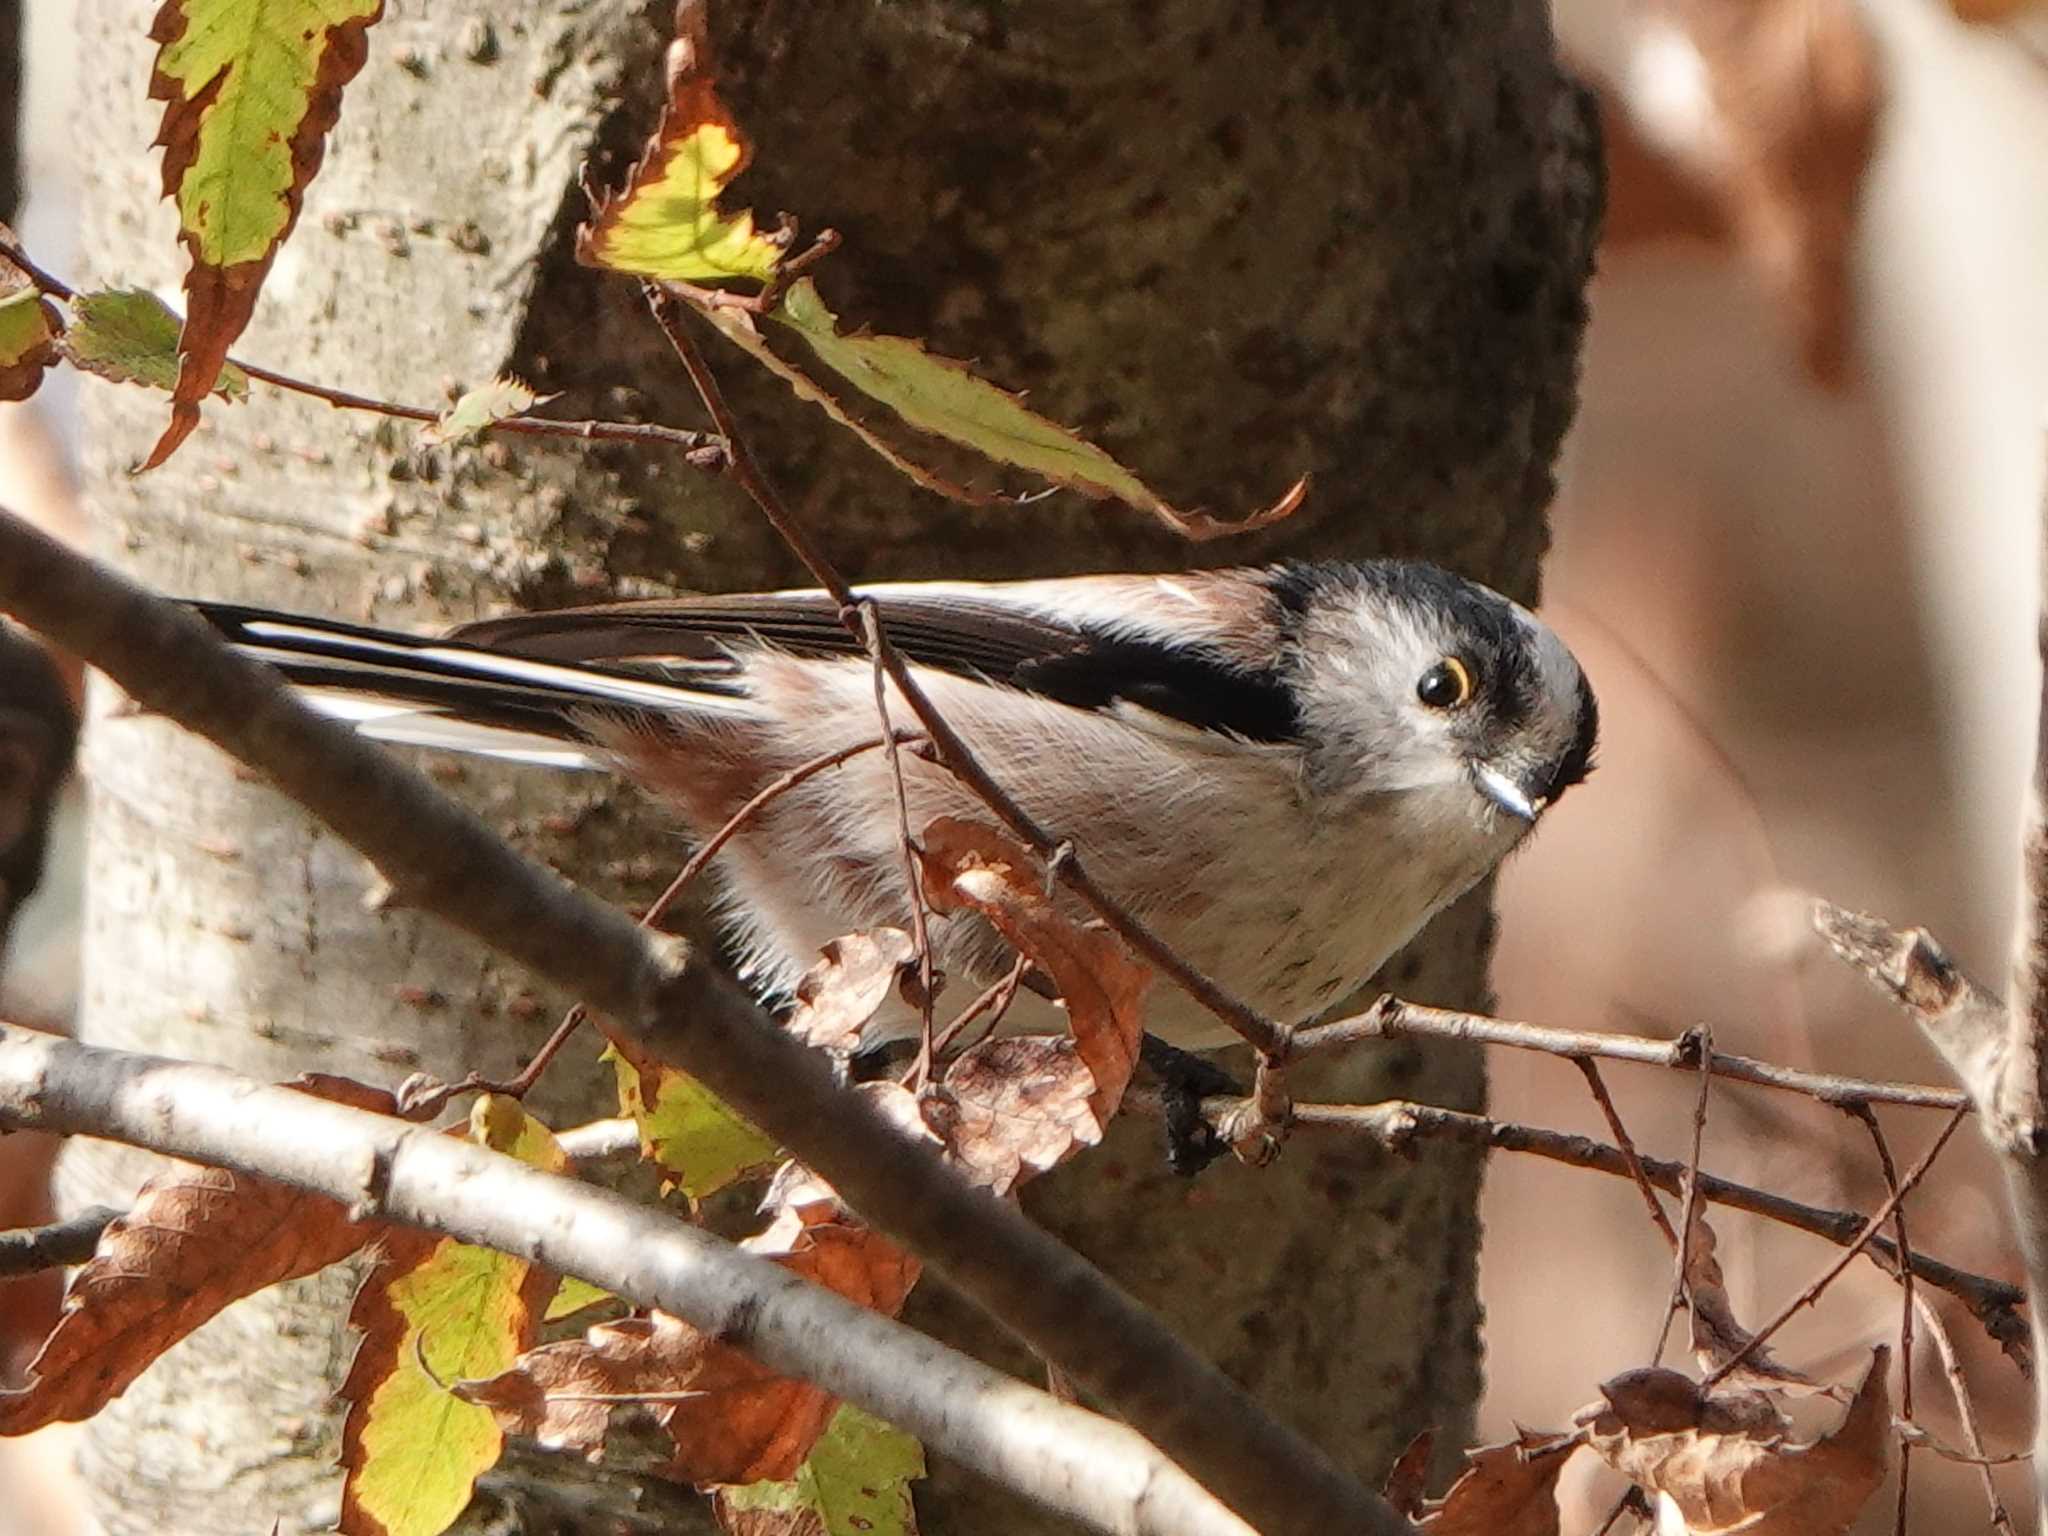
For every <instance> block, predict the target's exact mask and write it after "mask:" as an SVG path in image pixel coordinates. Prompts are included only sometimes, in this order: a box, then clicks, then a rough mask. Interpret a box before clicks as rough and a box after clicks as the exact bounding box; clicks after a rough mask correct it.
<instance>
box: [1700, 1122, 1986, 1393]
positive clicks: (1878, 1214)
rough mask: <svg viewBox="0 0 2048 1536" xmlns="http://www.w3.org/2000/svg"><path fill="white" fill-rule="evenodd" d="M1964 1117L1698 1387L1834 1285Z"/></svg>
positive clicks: (1722, 1375) (1724, 1372)
mask: <svg viewBox="0 0 2048 1536" xmlns="http://www.w3.org/2000/svg"><path fill="white" fill-rule="evenodd" d="M1967 1118H1968V1111H1967V1110H1961V1109H1959V1110H1957V1111H1956V1112H1955V1113H1954V1114H1953V1115H1951V1116H1950V1117H1949V1122H1948V1124H1947V1125H1945V1126H1943V1127H1942V1128H1941V1134H1940V1135H1939V1136H1937V1137H1935V1138H1934V1144H1933V1145H1932V1146H1930V1147H1929V1148H1928V1149H1927V1150H1926V1152H1924V1153H1922V1154H1921V1157H1920V1161H1919V1162H1917V1163H1915V1164H1914V1165H1913V1166H1912V1167H1911V1168H1909V1169H1907V1170H1906V1176H1905V1177H1904V1178H1903V1179H1901V1180H1899V1181H1898V1183H1897V1184H1896V1185H1894V1186H1893V1189H1892V1192H1891V1195H1890V1197H1889V1198H1888V1199H1887V1200H1886V1201H1885V1202H1884V1204H1883V1205H1881V1206H1879V1207H1878V1208H1877V1209H1876V1210H1875V1211H1874V1212H1872V1213H1871V1216H1870V1219H1869V1220H1868V1221H1866V1222H1865V1223H1864V1224H1863V1230H1862V1231H1860V1232H1858V1233H1857V1234H1856V1240H1855V1241H1854V1242H1852V1243H1851V1244H1850V1245H1849V1246H1848V1248H1847V1249H1845V1250H1844V1251H1843V1252H1842V1254H1841V1255H1840V1256H1839V1257H1838V1258H1836V1260H1835V1261H1834V1262H1833V1263H1832V1264H1830V1265H1829V1266H1828V1267H1827V1268H1826V1269H1824V1270H1822V1271H1821V1272H1820V1273H1819V1274H1818V1275H1816V1276H1814V1278H1813V1280H1812V1282H1811V1283H1810V1284H1809V1285H1808V1286H1807V1287H1806V1289H1805V1290H1803V1291H1801V1292H1800V1293H1799V1294H1798V1295H1797V1296H1794V1297H1793V1298H1792V1299H1791V1300H1790V1301H1788V1302H1786V1303H1785V1305H1784V1306H1783V1307H1781V1308H1779V1309H1778V1315H1777V1316H1776V1317H1774V1318H1772V1319H1771V1320H1770V1321H1769V1322H1768V1323H1765V1324H1764V1325H1763V1327H1761V1328H1759V1329H1758V1330H1757V1331H1756V1332H1755V1333H1754V1334H1752V1335H1751V1336H1750V1339H1749V1342H1748V1343H1746V1344H1744V1345H1743V1346H1742V1348H1740V1349H1738V1350H1737V1351H1736V1352H1735V1353H1734V1354H1733V1355H1731V1356H1729V1357H1728V1358H1727V1359H1726V1360H1724V1361H1722V1362H1721V1363H1720V1364H1719V1365H1717V1366H1716V1367H1714V1369H1713V1370H1711V1371H1709V1372H1708V1373H1707V1375H1706V1377H1705V1378H1704V1379H1703V1380H1702V1381H1701V1382H1700V1386H1701V1388H1702V1389H1704V1388H1707V1387H1711V1386H1713V1385H1714V1383H1715V1382H1717V1381H1724V1380H1726V1379H1727V1377H1728V1374H1729V1373H1730V1372H1731V1371H1733V1370H1734V1369H1735V1368H1736V1367H1737V1366H1739V1365H1741V1364H1742V1362H1743V1361H1745V1360H1747V1359H1748V1358H1749V1357H1750V1356H1751V1355H1753V1354H1755V1353H1756V1352H1757V1351H1758V1350H1759V1349H1761V1348H1763V1345H1764V1341H1765V1340H1767V1339H1769V1338H1770V1337H1771V1335H1772V1334H1774V1333H1776V1332H1777V1331H1778V1330H1779V1329H1780V1328H1782V1327H1784V1326H1785V1324H1787V1323H1788V1322H1790V1321H1791V1320H1792V1318H1793V1315H1794V1314H1795V1313H1797V1312H1798V1311H1799V1310H1800V1309H1801V1308H1803V1307H1810V1306H1812V1305H1813V1304H1814V1303H1815V1302H1816V1301H1818V1300H1819V1299H1820V1295H1821V1292H1823V1291H1825V1290H1826V1289H1827V1288H1828V1287H1829V1286H1830V1285H1833V1284H1834V1282H1835V1277H1836V1276H1837V1275H1839V1274H1841V1272H1842V1271H1843V1270H1845V1269H1847V1268H1848V1267H1849V1265H1850V1262H1851V1261H1852V1260H1854V1259H1855V1257H1856V1255H1857V1254H1858V1253H1859V1252H1861V1251H1862V1249H1863V1245H1864V1244H1865V1243H1868V1242H1869V1241H1870V1240H1871V1238H1873V1237H1874V1236H1876V1235H1877V1231H1878V1229H1879V1228H1880V1227H1882V1226H1883V1225H1884V1224H1885V1223H1886V1222H1887V1221H1889V1220H1890V1219H1891V1217H1892V1215H1893V1213H1894V1212H1896V1211H1897V1210H1898V1208H1899V1206H1900V1205H1901V1204H1902V1203H1903V1202H1904V1200H1905V1198H1906V1196H1907V1195H1909V1194H1910V1193H1912V1190H1913V1186H1914V1185H1916V1184H1918V1183H1919V1182H1920V1180H1921V1179H1922V1178H1923V1177H1925V1176H1926V1173H1927V1170H1928V1169H1930V1168H1932V1167H1933V1166H1934V1160H1935V1159H1936V1158H1937V1157H1939V1156H1941V1149H1942V1148H1943V1147H1945V1146H1947V1145H1948V1139H1949V1137H1951V1136H1953V1135H1955V1133H1956V1130H1957V1128H1958V1127H1960V1126H1961V1125H1962V1123H1963V1121H1964V1120H1965V1119H1967ZM1906 1262H1907V1263H1910V1255H1908V1256H1906Z"/></svg>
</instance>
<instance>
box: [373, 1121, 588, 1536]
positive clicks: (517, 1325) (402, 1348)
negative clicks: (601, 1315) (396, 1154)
mask: <svg viewBox="0 0 2048 1536" xmlns="http://www.w3.org/2000/svg"><path fill="white" fill-rule="evenodd" d="M469 1129H470V1136H471V1139H472V1140H475V1141H478V1142H481V1143H482V1144H483V1145H485V1146H489V1147H491V1148H493V1149H495V1150H497V1151H500V1152H505V1153H508V1154H510V1155H511V1156H514V1157H517V1158H519V1159H520V1160H521V1161H522V1162H527V1163H531V1164H533V1165H534V1166H535V1167H539V1168H546V1169H549V1170H550V1171H553V1172H559V1171H561V1170H562V1169H564V1168H566V1167H567V1166H568V1158H567V1156H566V1155H565V1154H564V1153H563V1151H562V1149H561V1146H560V1144H559V1143H557V1142H556V1141H555V1138H554V1136H553V1135H552V1134H551V1133H550V1132H549V1131H548V1129H547V1127H546V1126H544V1125H542V1124H541V1123H540V1122H539V1121H537V1120H535V1119H533V1118H532V1117H531V1116H529V1115H527V1114H526V1113H525V1111H524V1110H522V1109H521V1108H520V1107H519V1106H518V1104H516V1103H515V1102H513V1101H512V1100H510V1099H502V1098H497V1097H495V1096H486V1097H485V1098H482V1099H479V1100H478V1101H477V1104H476V1105H475V1107H474V1108H473V1110H472V1111H471V1114H470V1127H469ZM554 1288H555V1287H554V1278H553V1276H551V1275H549V1274H547V1273H546V1272H545V1271H541V1270H537V1269H535V1268H534V1266H533V1265H531V1264H529V1263H527V1262H526V1261H525V1260H523V1259H515V1258H513V1257H511V1256H510V1255H507V1254H502V1253H495V1252H493V1251H492V1250H490V1249H488V1248H476V1247H472V1246H471V1245H469V1244H467V1243H458V1242H456V1241H455V1240H453V1239H452V1238H440V1239H436V1238H434V1237H432V1236H431V1235H429V1234H427V1233H421V1232H407V1231H396V1230H394V1232H393V1235H392V1236H391V1237H390V1238H389V1239H388V1240H387V1243H386V1249H385V1256H384V1259H383V1261H382V1262H381V1263H380V1264H379V1265H378V1267H377V1269H376V1270H374V1271H373V1272H372V1273H371V1275H370V1278H369V1279H368V1280H367V1281H366V1282H365V1283H364V1286H363V1289H362V1291H361V1292H360V1293H359V1294H358V1295H357V1297H356V1303H355V1308H354V1310H353V1311H352V1312H351V1314H350V1318H349V1321H350V1322H351V1323H353V1324H354V1325H355V1326H356V1327H357V1328H358V1329H360V1330H361V1331H362V1335H363V1340H362V1344H361V1347H360V1348H359V1349H358V1350H357V1352H356V1358H355V1363H354V1364H353V1365H352V1366H351V1367H350V1369H349V1374H348V1380H347V1381H345V1382H344V1383H343V1384H342V1389H341V1391H342V1396H343V1397H344V1398H346V1399H347V1400H348V1403H349V1412H348V1418H347V1421H346V1422H345V1423H344V1425H343V1427H342V1466H343V1469H344V1471H345V1474H346V1475H345V1480H344V1482H343V1486H342V1509H341V1530H342V1531H344V1532H346V1533H349V1536H438V1533H439V1532H441V1531H443V1530H446V1529H447V1528H448V1526H449V1525H450V1524H451V1523H452V1522H453V1521H454V1519H455V1517H456V1516H457V1515H459V1514H461V1513H462V1510H463V1508H464V1507H465V1506H466V1505H467V1504H468V1503H469V1498H470V1493H471V1491H472V1490H473V1489H474V1488H475V1486H476V1479H477V1477H478V1475H479V1474H480V1473H482V1472H484V1471H485V1470H487V1469H488V1468H490V1467H491V1466H492V1465H494V1464H495V1463H496V1461H497V1459H498V1455H499V1452H500V1451H501V1450H502V1449H503V1447H504V1435H503V1434H502V1432H501V1431H500V1430H499V1429H498V1426H497V1422H496V1421H495V1420H494V1419H493V1418H492V1417H491V1415H490V1412H489V1411H488V1410H487V1409H484V1408H481V1407H479V1406H477V1405H476V1404H474V1403H467V1402H464V1401H462V1400H461V1399H460V1398H458V1397H456V1396H455V1395H454V1394H453V1393H452V1392H450V1391H449V1390H448V1388H447V1385H446V1384H447V1383H449V1382H454V1381H462V1380H471V1379H480V1378H484V1377H490V1376H496V1375H498V1374H499V1373H500V1372H502V1371H504V1370H506V1369H507V1368H509V1367H510V1366H511V1364H512V1362H513V1361H514V1360H516V1359H517V1358H518V1357H519V1355H520V1353H521V1351H523V1350H525V1349H527V1348H528V1347H530V1346H531V1345H532V1343H533V1342H534V1338H535V1335H536V1333H537V1331H538V1325H539V1319H540V1315H541V1312H542V1309H543V1308H544V1307H545V1305H546V1303H547V1299H548V1297H549V1296H550V1295H551V1294H552V1293H553V1291H554ZM421 1360H424V1361H425V1362H426V1367H427V1371H430V1372H432V1376H431V1378H430V1377H429V1376H428V1375H427V1374H426V1373H425V1372H423V1371H422V1370H421V1369H420V1362H421Z"/></svg>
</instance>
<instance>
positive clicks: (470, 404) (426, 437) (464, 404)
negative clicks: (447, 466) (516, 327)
mask: <svg viewBox="0 0 2048 1536" xmlns="http://www.w3.org/2000/svg"><path fill="white" fill-rule="evenodd" d="M554 398H555V397H554V396H553V395H536V394H535V393H534V392H533V390H532V388H531V387H530V386H529V385H528V384H527V383H526V382H525V381H524V380H522V379H516V378H514V377H512V375H510V374H505V375H503V376H501V377H499V378H495V379H493V380H491V382H490V383H488V384H485V385H482V386H480V387H478V388H476V389H472V390H469V391H467V392H466V393H465V394H464V395H463V396H462V398H461V399H460V400H457V401H456V402H455V404H454V405H453V406H451V407H450V408H449V409H447V410H445V411H443V412H442V413H441V417H440V419H439V420H438V421H431V422H429V423H427V425H425V426H424V427H421V428H420V441H421V442H423V443H432V444H435V445H437V446H438V445H440V444H442V443H452V442H455V441H457V440H458V439H461V438H465V437H475V436H476V435H477V434H479V433H481V432H482V431H483V430H484V429H485V428H487V427H489V426H491V425H492V424H493V423H494V422H500V421H503V420H505V418H506V417H508V416H517V415H519V414H520V413H522V412H523V411H525V410H527V409H528V408H529V407H531V406H533V405H536V404H538V403H539V402H540V401H542V400H552V399H554Z"/></svg>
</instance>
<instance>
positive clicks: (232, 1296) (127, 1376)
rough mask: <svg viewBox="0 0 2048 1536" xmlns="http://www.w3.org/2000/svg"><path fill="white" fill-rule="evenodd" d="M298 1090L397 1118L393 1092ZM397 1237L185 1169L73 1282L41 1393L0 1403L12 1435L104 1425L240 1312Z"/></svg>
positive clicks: (358, 1086)
mask: <svg viewBox="0 0 2048 1536" xmlns="http://www.w3.org/2000/svg"><path fill="white" fill-rule="evenodd" d="M290 1086H292V1087H294V1088H296V1089H298V1090H300V1091H301V1092H304V1093H310V1094H313V1095H314V1096H316V1097H318V1098H324V1099H331V1100H334V1101H335V1102H337V1103H343V1104H351V1105H353V1106H355V1107H356V1108H358V1109H369V1110H375V1111H378V1112H380V1113H386V1114H388V1113H390V1111H391V1109H392V1100H391V1095H390V1094H389V1093H387V1092H385V1091H384V1090H382V1089H377V1088H370V1087H367V1086H366V1085H364V1084H362V1083H357V1082H353V1081H351V1080H350V1079H347V1078H340V1077H327V1076H307V1077H303V1078H300V1079H299V1080H298V1081H297V1082H295V1083H293V1084H291V1085H290ZM385 1230H386V1229H385V1228H384V1227H383V1225H382V1224H381V1223H377V1222H352V1221H350V1220H349V1219H348V1215H347V1212H346V1210H345V1209H344V1207H343V1206H342V1205H341V1203H340V1202H339V1201H335V1200H330V1199H328V1198H327V1197H326V1196H324V1195H312V1194H307V1193H306V1192H305V1191H303V1190H297V1189H293V1188H292V1187H291V1186H289V1185H286V1184H280V1183H277V1182H276V1181H274V1180H271V1179H265V1178H259V1177H257V1176H255V1175H253V1174H246V1173H230V1172H228V1171H226V1170H225V1169H219V1168H197V1167H182V1168H180V1169H178V1170H177V1171H175V1172H171V1173H166V1174H163V1175H160V1176H159V1177H157V1178H154V1179H151V1180H150V1181H149V1182H148V1183H147V1184H145V1185H143V1187H142V1189H141V1191H140V1192H139V1193H138V1194H137V1195H136V1197H135V1203H134V1205H132V1206H131V1207H130V1208H129V1210H128V1213H127V1214H126V1215H125V1216H122V1217H121V1218H119V1219H118V1220H117V1221H115V1222H113V1223H112V1224H111V1225H110V1226H109V1227H108V1228H107V1230H106V1231H105V1233H103V1234H102V1235H101V1237H100V1243H99V1251H98V1252H96V1253H95V1254H94V1255H93V1256H92V1258H91V1259H90V1260H88V1261H87V1262H86V1264H85V1265H84V1266H83V1267H81V1268H80V1269H79V1271H78V1274H77V1276H76V1278H74V1279H73V1281H72V1282H71V1288H70V1290H69V1292H68V1293H67V1294H66V1296H65V1298H64V1312H63V1315H62V1316H61V1317H59V1318H58V1320H57V1326H56V1327H55V1328H54V1329H52V1330H51V1332H50V1336H49V1338H47V1339H46V1340H44V1341H43V1347H42V1350H41V1351H40V1352H39V1353H38V1354H37V1355H36V1358H35V1360H34V1361H33V1362H32V1363H31V1365H30V1367H29V1372H30V1377H29V1384H28V1385H27V1386H26V1387H24V1388H22V1389H21V1390H20V1391H18V1392H8V1393H0V1434H4V1435H19V1434H25V1433H27V1432H28V1431H29V1430H31V1429H34V1428H36V1427H38V1426H39V1425H43V1424H49V1423H52V1422H57V1421H65V1420H75V1419H86V1418H90V1417H92V1415H93V1414H95V1413H97V1412H99V1410H100V1409H101V1408H103V1407H104V1406H106V1404H107V1403H108V1402H109V1401H111V1400H112V1399H113V1398H116V1397H118V1396H120V1395H121V1393H123V1392H124V1391H126V1390H127V1389H128V1386H129V1384H130V1383H131V1382H133V1381H134V1380H135V1378H136V1377H138V1376H140V1375H141V1374H142V1373H143V1371H144V1370H146V1369H147V1368H148V1367H149V1365H150V1363H151V1362H152V1361H154V1360H155V1359H156V1358H157V1357H158V1356H159V1355H161V1354H162V1353H163V1352H164V1351H165V1350H167V1349H169V1348H170V1347H171V1346H172V1345H173V1344H175V1343H177V1342H178V1341H179V1340H180V1339H182V1338H184V1337H185V1336H186V1335H188V1334H190V1333H191V1332H192V1331H193V1330H194V1329H196V1328H197V1327H199V1326H200V1324H202V1323H204V1322H206V1321H207V1320H208V1319H210V1318H212V1317H214V1316H215V1315H216V1314H217V1313H219V1312H220V1311H221V1310H222V1309H224V1308H225V1307H227V1306H228V1304H229V1303H231V1302H234V1301H239V1300H240V1299H241V1298H242V1297H244V1296H247V1295H249V1294H251V1293H252V1292H255V1291H260V1290H262V1289H263V1288H264V1287H265V1286H268V1285H275V1284H277V1283H278V1282H279V1281H283V1280H296V1279H298V1278H300V1277H301V1276H304V1275H310V1274H312V1273H314V1272H315V1271H316V1270H321V1269H325V1268H326V1267H327V1266H328V1265H329V1264H334V1263H338V1262H339V1261H340V1260H342V1259H345V1258H347V1257H348V1256H349V1255H350V1254H352V1253H354V1252H355V1251H356V1250H357V1249H359V1248H361V1247H362V1246H363V1245H364V1244H365V1243H367V1242H370V1241H371V1240H372V1239H374V1238H376V1237H377V1236H378V1235H379V1234H380V1233H382V1232H384V1231H385Z"/></svg>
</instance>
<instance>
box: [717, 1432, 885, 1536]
mask: <svg viewBox="0 0 2048 1536" xmlns="http://www.w3.org/2000/svg"><path fill="white" fill-rule="evenodd" d="M923 1476H924V1447H923V1446H922V1445H920V1444H918V1442H917V1440H916V1439H915V1438H914V1437H913V1436H910V1435H906V1434H905V1433H904V1432H903V1431H902V1430H900V1429H897V1428H895V1427H894V1426H892V1425H889V1424H885V1423H883V1422H882V1420H880V1419H878V1418H876V1417H875V1416H874V1415H873V1414H870V1413H864V1412H863V1411H861V1410H860V1409H858V1408H856V1407H854V1406H853V1404H851V1403H841V1404H840V1405H839V1412H838V1413H837V1414H836V1415H834V1416H833V1419H832V1423H831V1424H830V1425H829V1426H828V1427H827V1428H826V1430H825V1433H824V1434H823V1435H821V1436H819V1437H818V1443H817V1444H816V1445H814V1446H812V1447H811V1454H810V1455H809V1456H807V1457H805V1458H804V1464H803V1465H802V1466H801V1467H799V1468H798V1469H797V1474H796V1476H795V1477H793V1478H791V1479H790V1480H789V1481H788V1482H786V1483H746V1484H743V1485H728V1486H725V1487H721V1488H720V1489H719V1490H718V1503H719V1511H718V1513H719V1523H720V1524H721V1525H722V1526H723V1527H724V1528H725V1530H726V1531H727V1532H728V1533H730V1536H752V1533H753V1532H755V1531H757V1530H758V1531H767V1530H770V1529H773V1530H788V1529H789V1528H790V1525H789V1523H788V1517H789V1516H792V1515H799V1516H801V1515H808V1516H810V1517H811V1518H812V1519H813V1520H815V1521H817V1522H818V1523H819V1524H820V1525H822V1527H823V1529H824V1531H825V1533H826V1536H915V1532H916V1530H917V1517H916V1513H915V1511H914V1510H913V1509H912V1507H911V1502H910V1484H911V1482H912V1480H913V1479H915V1478H920V1477H923ZM763 1516H766V1517H771V1518H770V1519H762V1518H760V1517H763ZM749 1517H754V1518H752V1519H750V1518H749Z"/></svg>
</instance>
